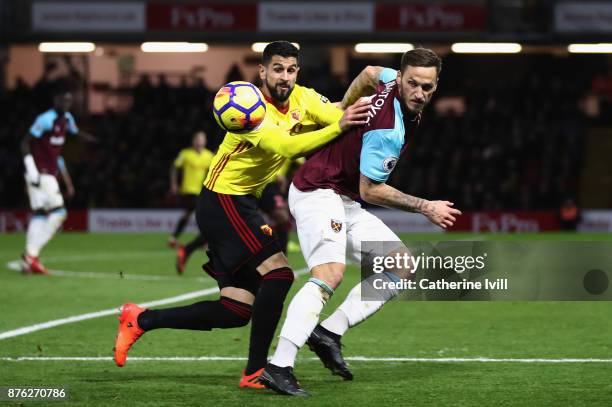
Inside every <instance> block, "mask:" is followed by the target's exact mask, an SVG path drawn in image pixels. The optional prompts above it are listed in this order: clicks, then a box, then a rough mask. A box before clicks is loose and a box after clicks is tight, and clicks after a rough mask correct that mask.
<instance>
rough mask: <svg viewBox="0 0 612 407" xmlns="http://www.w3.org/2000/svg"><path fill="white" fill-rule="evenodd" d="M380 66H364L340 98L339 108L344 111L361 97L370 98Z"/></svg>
mask: <svg viewBox="0 0 612 407" xmlns="http://www.w3.org/2000/svg"><path fill="white" fill-rule="evenodd" d="M383 69H384V68H383V67H382V66H371V65H368V66H366V67H365V68H364V69H363V70H362V71H361V72H360V73H359V75H357V77H356V78H355V79H354V80H353V82H352V83H351V85H350V86H349V88H348V89H347V90H346V93H345V94H344V97H343V98H342V102H341V106H340V108H342V109H346V108H347V107H348V106H350V105H352V104H353V103H355V102H356V101H357V100H358V99H359V98H360V97H362V96H370V95H371V94H372V93H374V91H375V90H376V86H377V85H378V78H379V77H380V73H381V72H382V70H383Z"/></svg>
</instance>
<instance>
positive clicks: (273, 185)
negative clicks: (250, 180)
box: [257, 182, 287, 213]
mask: <svg viewBox="0 0 612 407" xmlns="http://www.w3.org/2000/svg"><path fill="white" fill-rule="evenodd" d="M257 204H258V205H259V208H260V209H261V210H262V211H264V212H265V213H270V212H272V211H273V210H275V209H282V208H287V200H286V199H285V197H284V196H283V194H282V193H281V190H280V188H279V186H278V183H277V182H270V183H269V184H268V185H266V187H265V188H264V190H263V192H262V193H261V198H259V199H258V200H257Z"/></svg>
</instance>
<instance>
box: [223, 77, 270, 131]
mask: <svg viewBox="0 0 612 407" xmlns="http://www.w3.org/2000/svg"><path fill="white" fill-rule="evenodd" d="M213 115H214V116H215V120H216V121H217V123H218V124H219V126H221V128H222V129H223V130H226V131H229V132H232V133H245V132H249V131H251V130H253V129H254V128H256V127H257V126H259V125H260V124H261V122H262V121H263V119H264V118H265V117H266V103H265V102H264V98H263V95H262V94H261V91H260V90H259V89H257V87H256V86H255V85H253V84H252V83H249V82H242V81H235V82H230V83H227V84H225V85H223V87H221V89H219V91H218V92H217V94H216V95H215V99H214V101H213Z"/></svg>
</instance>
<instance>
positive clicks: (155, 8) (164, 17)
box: [147, 3, 257, 31]
mask: <svg viewBox="0 0 612 407" xmlns="http://www.w3.org/2000/svg"><path fill="white" fill-rule="evenodd" d="M147 29H148V30H159V31H196V30H207V31H236V30H238V31H255V30H256V29H257V4H218V3H217V4H206V3H202V4H171V3H149V4H148V5H147Z"/></svg>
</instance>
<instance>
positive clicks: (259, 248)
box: [196, 188, 281, 294]
mask: <svg viewBox="0 0 612 407" xmlns="http://www.w3.org/2000/svg"><path fill="white" fill-rule="evenodd" d="M196 220H197V221H198V226H199V228H200V230H201V231H202V233H203V234H204V235H205V236H206V237H208V248H209V250H208V258H209V259H210V263H209V264H206V265H205V266H204V270H205V271H206V272H207V273H208V274H210V275H211V276H212V277H213V278H214V279H215V280H217V283H218V284H219V288H224V287H237V288H243V289H245V290H248V291H250V292H252V293H253V294H256V293H257V289H258V288H259V282H260V280H261V276H260V274H259V273H258V272H257V270H256V268H257V267H258V266H259V265H260V264H261V263H262V262H263V261H264V260H266V259H267V258H268V257H270V256H272V255H273V254H275V253H280V252H281V249H280V247H279V245H278V243H277V240H276V236H274V235H273V234H272V229H271V228H270V226H268V225H267V224H266V222H265V221H264V219H263V217H262V216H261V214H260V213H259V211H258V210H257V200H256V198H255V197H254V196H252V195H226V194H219V193H217V192H213V191H211V190H209V189H208V188H202V192H201V193H200V197H199V198H198V207H197V210H196Z"/></svg>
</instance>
